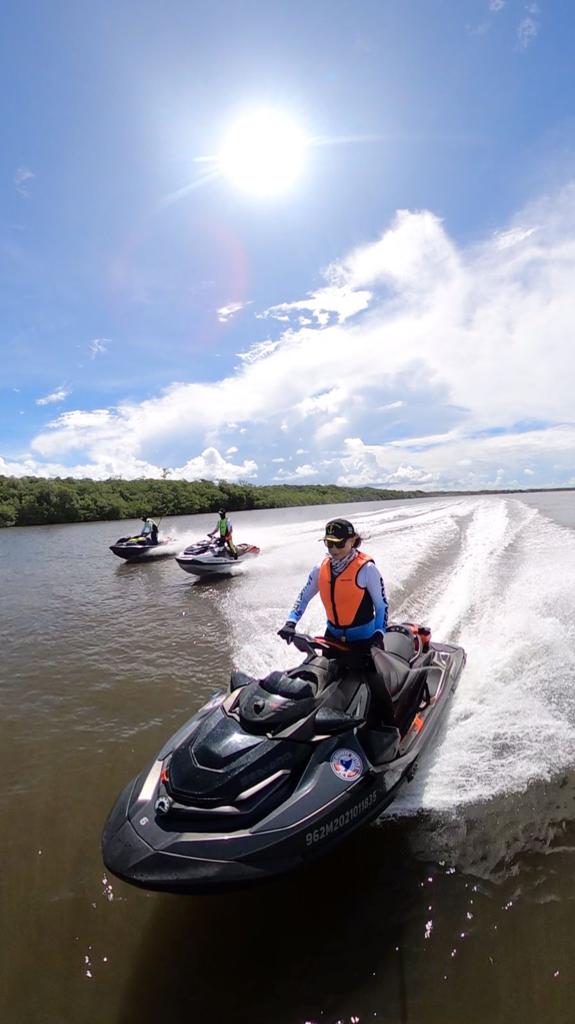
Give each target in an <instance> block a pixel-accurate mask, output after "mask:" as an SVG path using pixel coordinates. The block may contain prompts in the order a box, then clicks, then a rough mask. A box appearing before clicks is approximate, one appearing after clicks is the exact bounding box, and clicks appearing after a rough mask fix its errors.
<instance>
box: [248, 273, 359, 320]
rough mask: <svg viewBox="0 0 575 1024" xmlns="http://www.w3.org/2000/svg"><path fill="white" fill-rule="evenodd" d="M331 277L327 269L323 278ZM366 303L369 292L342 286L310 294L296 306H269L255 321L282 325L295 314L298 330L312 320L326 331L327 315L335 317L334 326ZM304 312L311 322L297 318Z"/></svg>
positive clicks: (328, 318)
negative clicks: (277, 322)
mask: <svg viewBox="0 0 575 1024" xmlns="http://www.w3.org/2000/svg"><path fill="white" fill-rule="evenodd" d="M331 273H332V270H331V268H328V270H327V271H326V274H328V275H331ZM370 299H371V293H370V292H368V291H357V290H355V289H354V288H353V287H350V286H349V285H347V284H345V283H342V284H337V285H335V286H328V287H327V288H320V289H319V290H318V291H316V292H312V293H311V295H309V296H308V297H307V299H299V300H298V301H297V302H280V303H279V304H278V305H277V306H271V307H270V309H266V310H265V312H263V313H260V314H258V317H259V319H264V318H268V317H271V318H272V319H274V320H281V321H286V320H289V319H290V314H292V313H296V314H300V315H297V316H296V320H297V322H298V323H299V324H300V326H305V325H307V324H311V323H313V322H314V320H315V322H316V323H317V324H318V325H319V326H320V327H326V326H327V325H328V324H329V322H330V320H331V319H332V316H331V314H334V315H335V317H336V319H337V322H338V323H340V324H343V323H345V321H346V320H349V318H350V317H352V316H355V315H356V313H361V312H362V310H364V309H367V307H368V305H369V302H370ZM305 312H309V313H311V318H310V317H308V316H304V315H301V314H303V313H305Z"/></svg>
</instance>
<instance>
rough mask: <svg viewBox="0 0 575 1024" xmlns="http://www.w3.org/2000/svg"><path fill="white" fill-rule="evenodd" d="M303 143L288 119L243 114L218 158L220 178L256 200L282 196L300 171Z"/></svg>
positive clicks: (271, 112)
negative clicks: (224, 178)
mask: <svg viewBox="0 0 575 1024" xmlns="http://www.w3.org/2000/svg"><path fill="white" fill-rule="evenodd" d="M305 149H306V140H305V137H304V134H303V132H302V130H301V129H300V128H299V127H298V125H297V124H295V122H294V121H292V120H291V118H289V117H287V116H286V115H285V114H282V113H279V112H278V111H274V110H260V111H255V112H253V113H250V114H245V115H244V116H243V117H241V118H240V119H239V120H238V121H236V122H235V124H234V125H232V127H231V129H230V131H229V132H228V134H227V136H226V138H225V139H224V143H223V146H222V149H221V152H220V155H219V159H218V164H219V169H220V171H221V172H222V174H224V175H225V177H226V178H228V179H229V181H231V182H232V184H234V185H236V186H237V187H238V188H241V189H243V190H244V191H246V192H251V193H252V194H253V195H256V196H271V195H277V194H278V193H280V192H285V191H286V190H287V189H289V188H290V187H291V186H292V185H293V184H294V182H295V181H296V180H297V178H298V177H299V175H300V174H301V171H302V169H303V164H304V157H305Z"/></svg>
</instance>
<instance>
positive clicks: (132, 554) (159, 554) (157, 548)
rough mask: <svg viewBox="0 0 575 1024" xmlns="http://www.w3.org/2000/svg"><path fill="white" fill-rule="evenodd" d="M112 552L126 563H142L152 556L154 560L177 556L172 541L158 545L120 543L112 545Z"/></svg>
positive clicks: (165, 541)
mask: <svg viewBox="0 0 575 1024" xmlns="http://www.w3.org/2000/svg"><path fill="white" fill-rule="evenodd" d="M176 550H177V548H176ZM110 551H111V552H112V553H113V554H114V555H117V557H118V558H123V559H124V561H126V562H142V561H144V560H145V559H147V558H150V557H151V556H153V557H154V559H156V558H173V557H174V555H175V550H174V542H173V541H172V540H164V541H160V542H159V543H158V544H123V543H121V542H120V541H118V543H117V544H111V545H110Z"/></svg>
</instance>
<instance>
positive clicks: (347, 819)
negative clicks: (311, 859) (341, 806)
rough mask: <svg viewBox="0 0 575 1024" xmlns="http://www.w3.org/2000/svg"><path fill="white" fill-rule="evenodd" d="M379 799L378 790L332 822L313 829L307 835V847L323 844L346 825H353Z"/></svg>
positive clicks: (338, 815)
mask: <svg viewBox="0 0 575 1024" xmlns="http://www.w3.org/2000/svg"><path fill="white" fill-rule="evenodd" d="M377 797H378V792H377V790H375V789H374V790H373V792H371V793H370V794H369V796H366V797H364V798H363V800H359V801H358V803H356V804H354V805H353V807H350V808H348V810H347V811H342V812H341V814H337V815H336V816H335V818H332V819H331V821H326V823H325V825H318V827H317V828H314V829H312V830H311V831H309V832H306V834H305V845H306V846H313V845H314V843H321V841H322V839H329V837H330V836H333V835H335V834H336V832H339V831H340V829H342V828H345V827H346V825H351V824H352V823H353V822H354V821H356V820H357V818H359V816H360V815H361V814H363V813H364V812H365V811H367V810H369V808H370V807H372V806H373V804H374V803H375V802H376V800H377Z"/></svg>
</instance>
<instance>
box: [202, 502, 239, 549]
mask: <svg viewBox="0 0 575 1024" xmlns="http://www.w3.org/2000/svg"><path fill="white" fill-rule="evenodd" d="M218 517H219V518H218V521H217V523H216V526H215V529H213V530H212V532H211V533H208V537H217V540H218V543H219V544H221V546H222V547H225V548H226V549H227V550H228V551H229V553H230V555H231V556H232V558H237V557H238V552H237V548H236V546H235V544H234V542H233V540H232V532H233V527H232V521H231V519H229V518H228V514H227V512H226V510H225V509H224V508H221V509H220V511H219V512H218Z"/></svg>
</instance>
